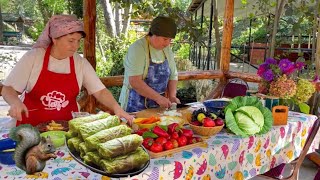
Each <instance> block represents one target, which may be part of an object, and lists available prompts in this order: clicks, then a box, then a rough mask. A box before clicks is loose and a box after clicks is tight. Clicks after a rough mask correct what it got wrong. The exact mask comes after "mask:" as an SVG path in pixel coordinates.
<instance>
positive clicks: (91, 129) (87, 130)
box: [79, 116, 120, 139]
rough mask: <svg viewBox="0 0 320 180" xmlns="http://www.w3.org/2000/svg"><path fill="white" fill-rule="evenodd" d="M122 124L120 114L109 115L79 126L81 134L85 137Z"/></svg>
mask: <svg viewBox="0 0 320 180" xmlns="http://www.w3.org/2000/svg"><path fill="white" fill-rule="evenodd" d="M118 125H120V119H119V118H118V116H109V117H107V118H105V119H99V120H96V121H93V122H90V123H85V124H82V125H81V126H80V127H79V130H80V134H81V136H82V138H83V139H86V138H87V137H89V136H91V135H93V134H95V133H97V132H99V131H101V130H104V129H108V128H111V127H114V126H118Z"/></svg>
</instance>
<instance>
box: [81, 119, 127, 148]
mask: <svg viewBox="0 0 320 180" xmlns="http://www.w3.org/2000/svg"><path fill="white" fill-rule="evenodd" d="M130 134H131V128H129V127H128V126H126V125H119V126H115V127H112V128H109V129H105V130H102V131H100V132H97V133H95V134H93V135H91V136H89V137H87V138H86V139H85V142H86V145H87V146H88V147H92V148H94V149H97V145H98V144H99V143H104V142H107V141H110V140H112V139H115V138H119V137H123V136H127V135H130Z"/></svg>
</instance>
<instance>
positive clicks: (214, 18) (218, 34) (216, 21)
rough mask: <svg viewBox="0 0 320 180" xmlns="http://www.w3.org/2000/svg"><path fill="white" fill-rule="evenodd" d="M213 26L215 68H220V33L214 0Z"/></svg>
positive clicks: (214, 1) (214, 0)
mask: <svg viewBox="0 0 320 180" xmlns="http://www.w3.org/2000/svg"><path fill="white" fill-rule="evenodd" d="M213 26H214V35H215V38H216V55H215V59H216V60H217V69H220V56H221V41H220V33H219V21H218V9H217V1H216V0H213Z"/></svg>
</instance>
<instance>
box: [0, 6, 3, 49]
mask: <svg viewBox="0 0 320 180" xmlns="http://www.w3.org/2000/svg"><path fill="white" fill-rule="evenodd" d="M2 43H3V19H2V9H1V2H0V44H2Z"/></svg>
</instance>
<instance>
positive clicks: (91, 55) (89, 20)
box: [82, 0, 96, 113]
mask: <svg viewBox="0 0 320 180" xmlns="http://www.w3.org/2000/svg"><path fill="white" fill-rule="evenodd" d="M83 23H84V31H85V32H86V37H85V39H84V49H83V54H84V57H85V58H86V59H87V60H88V61H89V62H90V64H91V65H92V67H93V68H94V69H96V46H95V44H96V0H83ZM87 98H88V101H87V102H88V103H87V104H86V106H85V107H84V108H83V109H82V111H85V112H89V113H95V108H96V100H95V98H94V97H93V96H92V95H91V96H87Z"/></svg>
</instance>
